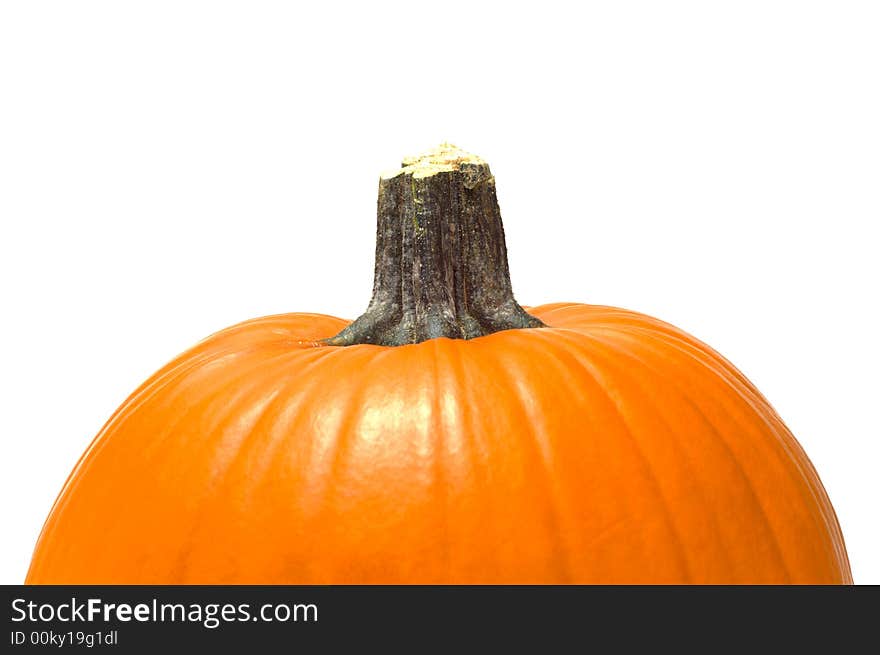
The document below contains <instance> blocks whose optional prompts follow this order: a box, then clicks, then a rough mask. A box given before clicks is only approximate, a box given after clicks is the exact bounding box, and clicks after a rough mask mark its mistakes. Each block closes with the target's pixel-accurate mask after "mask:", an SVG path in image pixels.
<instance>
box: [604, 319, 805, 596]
mask: <svg viewBox="0 0 880 655" xmlns="http://www.w3.org/2000/svg"><path fill="white" fill-rule="evenodd" d="M591 338H594V339H596V340H597V341H599V342H600V343H602V344H603V345H604V346H605V347H606V348H607V349H609V350H611V351H613V352H616V353H618V354H619V355H621V356H623V357H625V358H628V359H629V360H630V361H633V362H636V363H637V364H638V365H639V366H642V367H643V368H645V369H646V370H648V371H651V372H652V373H654V374H655V375H658V376H660V377H661V378H663V379H665V380H666V383H667V384H672V385H674V387H675V389H676V390H677V392H678V393H679V395H680V396H681V398H682V399H683V400H684V401H685V402H686V403H688V404H689V405H691V406H692V407H693V409H694V411H695V412H696V413H697V415H698V416H699V417H700V419H701V422H703V423H704V424H705V425H706V426H707V427H708V428H709V430H710V431H711V433H712V434H713V435H714V436H715V438H716V440H717V442H718V443H719V444H720V445H721V446H722V448H723V449H724V451H725V452H726V453H727V454H728V455H729V457H730V460H731V461H732V462H733V464H734V466H735V467H736V469H737V471H738V472H739V473H740V476H741V478H742V481H743V483H744V488H745V489H746V490H747V492H748V496H749V498H751V499H752V500H753V501H754V503H755V507H756V508H757V509H758V512H759V514H760V516H761V518H762V519H763V522H764V525H765V528H766V530H767V534H768V536H769V537H770V542H771V544H772V547H773V553H774V555H775V556H776V558H777V559H778V560H779V563H780V565H781V566H782V570H783V573H784V577H785V580H786V583H790V582H791V574H790V572H789V568H788V565H787V564H786V561H785V556H784V554H783V551H782V547H781V545H780V543H779V538H778V536H777V534H776V531H775V529H774V528H773V523H772V522H771V521H770V518H769V516H768V515H767V512H766V510H765V509H764V506H763V504H762V503H761V502H760V499H759V498H758V495H757V493H756V492H755V488H754V485H753V484H752V481H751V478H750V476H749V475H748V473H747V472H746V470H745V467H743V465H742V463H741V462H740V460H739V458H738V457H737V456H736V455H735V453H734V452H733V450H732V449H731V447H730V445H729V443H728V442H727V440H726V439H725V438H724V437H723V436H722V433H721V431H720V430H718V429H717V428H716V427H715V426H714V425H713V424H712V423H711V422H710V421H708V420H706V417H705V413H704V412H703V411H702V410H701V409H700V408H699V407H698V406H697V405H696V404H695V403H694V402H693V400H692V399H691V397H690V396H689V395H688V394H687V393H686V392H685V391H684V390H683V389H682V387H681V385H679V384H677V383H676V382H675V381H674V380H670V379H669V376H664V375H663V374H662V372H660V371H658V370H657V368H656V367H654V366H651V365H650V364H649V363H648V362H646V361H645V360H644V359H643V358H641V357H638V356H637V355H635V354H634V353H632V351H630V350H628V349H624V348H620V347H619V346H615V345H613V344H611V343H609V342H608V341H607V340H605V339H601V338H599V337H595V335H593V336H592V337H591ZM640 343H641V342H640ZM618 370H623V369H622V367H620V368H619V369H618ZM630 379H633V380H634V378H633V377H632V376H630ZM634 385H635V386H637V387H638V388H639V389H640V390H642V391H644V390H645V387H644V386H643V385H642V384H641V383H639V382H635V381H634ZM652 404H654V405H656V403H652ZM656 414H657V417H658V419H659V420H660V421H661V422H662V423H663V424H664V425H665V426H666V427H667V430H668V431H669V433H670V435H672V437H673V438H675V432H674V430H672V429H671V427H670V426H669V423H668V422H667V420H666V419H665V418H664V417H663V416H662V414H661V413H660V412H659V411H657V412H656ZM730 418H731V420H732V421H733V420H734V419H733V417H732V416H731V417H730ZM676 442H677V443H679V451H680V452H683V453H684V452H685V451H686V449H685V448H683V447H682V446H681V444H680V442H678V440H677V439H676ZM689 468H690V469H691V470H692V471H693V470H694V467H693V465H692V464H691V465H690V466H689ZM707 514H709V516H711V517H712V519H713V521H714V520H715V518H714V514H713V512H707ZM715 525H716V528H715V533H716V535H719V532H718V529H717V523H716V524H715ZM718 542H719V543H720V544H723V542H724V540H723V539H721V538H719V539H718Z"/></svg>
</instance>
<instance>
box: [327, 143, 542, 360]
mask: <svg viewBox="0 0 880 655" xmlns="http://www.w3.org/2000/svg"><path fill="white" fill-rule="evenodd" d="M377 213H378V227H377V230H376V272H375V277H374V281H373V298H372V300H370V304H369V305H368V307H367V310H366V312H364V314H363V315H362V316H361V317H360V318H358V319H357V320H355V321H354V322H353V323H352V324H351V325H349V326H348V327H346V328H345V329H344V330H342V332H340V333H339V334H337V335H336V336H335V337H331V338H330V339H327V340H326V341H325V343H327V344H329V345H334V346H349V345H353V344H359V343H371V344H376V345H381V346H402V345H404V344H410V343H420V342H422V341H426V340H428V339H435V338H437V337H449V338H451V339H472V338H474V337H480V336H484V335H487V334H491V333H493V332H498V331H500V330H510V329H515V328H534V327H542V326H543V325H544V324H543V323H541V321H539V320H538V319H537V318H535V317H534V316H531V315H529V314H527V313H526V311H525V310H524V309H523V308H522V307H520V306H519V305H518V304H517V302H516V300H514V298H513V290H512V289H511V286H510V272H509V270H508V267H507V247H506V246H505V243H504V227H503V226H502V224H501V212H500V211H499V209H498V200H497V198H496V196H495V178H494V177H493V176H492V173H491V172H490V171H489V165H488V164H486V162H484V161H483V160H482V159H480V158H479V157H476V156H474V155H471V154H468V153H466V152H464V151H462V150H459V149H458V148H456V147H455V146H451V145H449V144H442V145H440V146H439V147H437V148H435V149H434V150H432V151H430V152H427V153H424V154H422V155H418V156H416V157H409V158H406V159H404V160H403V164H402V166H401V168H400V169H399V170H397V171H393V172H391V173H387V174H384V175H382V177H381V178H380V179H379V201H378V212H377Z"/></svg>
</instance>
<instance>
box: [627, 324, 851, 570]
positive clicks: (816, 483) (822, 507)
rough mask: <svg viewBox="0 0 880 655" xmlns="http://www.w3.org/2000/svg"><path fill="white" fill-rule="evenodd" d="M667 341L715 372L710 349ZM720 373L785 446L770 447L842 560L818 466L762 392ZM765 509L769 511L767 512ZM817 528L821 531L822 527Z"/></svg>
mask: <svg viewBox="0 0 880 655" xmlns="http://www.w3.org/2000/svg"><path fill="white" fill-rule="evenodd" d="M638 344H639V345H642V346H646V347H648V348H651V346H650V345H646V344H645V343H644V342H643V341H642V340H639V341H638ZM668 345H670V346H671V347H672V348H674V349H675V350H677V351H679V352H681V353H682V354H683V355H684V356H686V357H687V358H689V359H692V360H693V361H694V362H695V363H696V364H697V365H698V366H700V367H703V368H706V369H708V370H710V371H711V372H713V373H714V372H716V369H715V367H714V366H711V365H710V362H707V361H705V360H704V357H707V356H709V355H711V354H712V353H711V352H710V353H701V352H700V350H699V349H697V348H694V347H691V348H687V349H685V347H684V345H681V346H680V345H673V344H668ZM701 355H702V356H701ZM718 377H721V378H722V379H723V380H724V382H725V383H726V387H729V388H730V390H732V391H734V392H735V393H736V394H737V395H738V396H740V397H741V398H742V400H743V402H745V403H747V404H748V405H749V406H750V407H751V408H753V409H754V411H755V412H756V414H757V415H758V416H759V417H760V419H761V422H762V427H763V428H766V429H769V430H770V432H771V433H772V435H773V437H774V441H775V442H776V444H777V445H778V446H779V448H780V449H781V450H782V452H783V453H784V456H781V455H780V453H778V452H776V451H775V450H774V449H771V452H774V454H775V456H776V459H777V461H778V462H779V465H780V466H782V467H783V469H784V470H785V471H786V472H787V474H788V476H789V479H791V481H792V483H793V484H796V485H797V486H798V488H799V489H803V490H804V491H806V492H807V493H808V494H809V495H810V498H811V499H812V500H813V502H812V503H811V504H810V507H812V508H815V509H816V510H818V516H816V513H817V512H815V511H811V512H810V516H811V519H812V521H813V522H814V523H817V524H821V525H822V526H823V527H824V528H825V530H824V532H825V533H826V534H828V535H830V536H829V538H828V540H827V542H826V543H825V545H824V547H823V550H824V551H825V552H826V553H827V552H828V550H829V546H830V548H831V549H832V550H833V552H834V556H833V557H829V561H833V562H834V563H835V565H837V564H839V563H840V562H841V561H843V559H842V558H841V557H840V541H839V539H840V530H839V526H838V525H837V524H836V517H835V518H832V517H830V516H829V515H828V513H827V510H828V508H829V507H831V505H830V501H829V500H828V499H827V492H825V489H824V486H822V483H821V480H819V478H818V475H816V474H815V470H814V469H813V470H812V474H810V471H808V470H805V469H804V465H806V466H809V467H810V468H811V469H812V464H811V463H810V462H809V458H807V456H806V454H805V453H804V452H803V450H802V449H801V448H800V446H799V445H798V444H797V443H796V442H795V443H794V445H795V446H796V447H797V449H796V450H794V449H793V448H792V447H791V446H792V444H791V440H793V437H792V436H791V433H790V432H789V431H788V428H787V427H786V426H785V423H784V422H783V421H782V419H781V418H780V417H779V415H778V414H777V413H776V412H775V411H770V412H767V411H762V409H764V408H763V407H761V405H762V404H763V405H769V403H767V402H766V400H765V399H764V398H763V396H759V397H758V398H757V400H755V399H753V398H751V397H749V396H750V395H751V387H750V386H749V387H745V389H742V388H741V387H744V386H745V385H742V384H741V382H740V380H739V379H738V378H737V377H734V376H731V375H730V374H729V373H728V372H727V371H724V375H723V376H718ZM679 386H680V385H679ZM745 394H749V395H745ZM719 407H721V408H722V409H723V411H724V413H725V414H726V415H727V416H728V418H729V419H730V420H731V421H732V422H734V423H738V424H740V425H742V423H741V421H739V420H738V419H737V418H736V416H735V415H734V414H733V413H731V412H730V410H729V408H728V407H727V405H726V404H724V403H721V404H720V405H719ZM767 409H771V410H772V408H769V407H768V408H767ZM700 413H701V414H702V415H703V416H705V413H704V412H702V409H700ZM706 422H707V424H708V425H709V426H710V428H711V429H713V430H716V428H715V426H714V425H713V424H712V423H711V422H710V421H708V419H707V420H706ZM716 431H717V430H716ZM747 431H748V432H749V433H752V432H755V429H754V428H749V429H748V430H747ZM786 434H787V435H788V439H786V438H785V437H784V436H783V435H786ZM724 444H725V446H726V447H728V448H729V447H730V446H729V443H728V442H727V441H726V440H724ZM731 456H732V457H734V459H735V461H736V462H737V463H739V460H738V459H736V458H735V456H734V455H733V453H732V452H731ZM786 464H788V465H790V466H791V467H793V468H794V470H793V471H792V470H791V469H790V468H789V467H788V466H783V465H786ZM749 485H750V488H751V489H752V490H754V487H753V486H752V485H751V482H750V483H749ZM755 498H756V500H757V501H758V502H760V501H759V499H758V495H757V493H756V492H755ZM832 511H833V508H832ZM762 512H763V506H762ZM764 513H765V514H766V512H764ZM768 521H769V517H768ZM771 523H772V522H771ZM818 531H819V532H822V530H818ZM777 541H778V540H777ZM836 568H838V569H839V566H836ZM789 571H790V569H789ZM844 577H845V575H844Z"/></svg>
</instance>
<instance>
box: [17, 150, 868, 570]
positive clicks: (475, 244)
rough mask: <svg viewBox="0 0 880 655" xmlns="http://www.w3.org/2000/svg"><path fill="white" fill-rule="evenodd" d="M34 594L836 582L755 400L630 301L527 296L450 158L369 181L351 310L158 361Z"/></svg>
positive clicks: (94, 462)
mask: <svg viewBox="0 0 880 655" xmlns="http://www.w3.org/2000/svg"><path fill="white" fill-rule="evenodd" d="M545 220H553V219H552V218H546V219H545ZM294 296H295V291H294ZM294 299H295V298H294ZM316 309H320V308H316ZM27 582H28V583H30V584H68V583H82V584H89V583H92V584H102V583H119V584H139V583H144V584H146V583H156V584H191V583H192V584H223V583H241V584H280V583H285V584H345V583H348V584H360V583H378V584H384V583H389V584H392V583H396V584H409V583H448V584H471V583H475V584H477V583H503V584H506V583H535V584H547V583H585V584H591V583H612V584H614V583H617V584H622V583H642V584H662V583H694V584H725V583H730V584H738V583H752V584H755V583H799V584H800V583H805V584H848V583H851V582H852V577H851V574H850V569H849V562H848V560H847V554H846V549H845V546H844V541H843V536H842V534H841V531H840V528H839V525H838V522H837V519H836V517H835V514H834V510H833V508H832V506H831V504H830V502H829V500H828V496H827V494H826V493H825V489H824V488H823V486H822V483H821V481H820V479H819V476H818V474H817V473H816V471H815V470H814V468H813V466H812V465H811V463H810V461H809V459H808V458H807V455H806V454H805V453H804V451H803V450H802V448H801V447H800V445H799V444H798V442H797V441H796V439H795V437H794V436H793V435H792V434H791V432H790V431H789V430H788V428H787V427H786V425H785V423H784V422H783V421H782V419H781V418H780V417H779V416H778V414H777V413H776V412H775V411H774V410H773V408H772V407H771V405H770V404H769V402H768V401H767V400H766V399H765V398H764V396H763V395H762V394H761V393H760V392H759V391H758V390H757V389H756V388H755V387H754V385H753V384H752V383H751V382H749V380H747V379H746V378H745V377H744V376H743V375H742V373H741V372H739V371H738V370H737V369H736V368H735V367H734V366H733V365H732V364H731V363H729V362H728V361H727V360H726V359H724V358H723V357H722V356H721V355H720V354H718V353H717V352H715V351H714V350H713V349H712V348H710V347H709V346H707V345H706V344H704V343H702V342H701V341H699V340H697V339H696V338H694V337H692V336H690V335H688V334H686V333H685V332H683V331H681V330H679V329H677V328H675V327H673V326H671V325H669V324H667V323H664V322H663V321H660V320H658V319H655V318H652V317H650V316H646V315H644V314H640V313H637V312H634V311H630V310H626V309H619V308H615V307H607V306H598V305H588V304H578V303H551V304H545V305H539V306H535V307H531V308H529V309H528V311H526V310H525V309H523V307H522V306H521V305H519V304H518V302H517V301H516V300H515V298H514V295H513V290H512V289H511V285H510V276H509V271H508V265H507V250H506V244H505V240H504V230H503V226H502V223H501V214H500V211H499V208H498V202H497V197H496V182H495V179H494V177H493V176H492V175H491V172H490V170H489V167H488V165H487V164H486V162H485V161H483V160H482V159H480V158H478V157H475V156H473V155H468V154H467V153H463V152H462V151H459V150H458V149H456V148H454V147H453V146H449V145H448V144H444V145H441V146H440V147H439V148H437V149H435V150H433V151H429V152H428V153H427V154H425V155H422V156H419V157H416V158H407V159H405V160H404V161H403V165H402V166H401V168H400V170H399V171H396V172H395V173H394V174H392V175H385V176H383V177H381V178H380V181H379V200H378V208H377V244H376V265H375V271H374V285H373V295H372V298H371V299H369V302H368V304H367V308H366V310H365V312H364V314H363V315H362V316H361V317H359V318H358V319H356V320H354V321H349V320H345V319H341V318H334V317H331V316H327V315H324V314H316V313H290V314H283V315H276V316H268V317H263V318H256V319H252V320H248V321H245V322H243V323H240V324H238V325H234V326H231V327H229V328H227V329H225V330H221V331H220V332H217V333H215V334H213V335H211V336H210V337H208V338H207V339H205V340H203V341H201V342H199V343H198V344H196V345H195V346H193V347H192V348H191V349H190V350H188V351H186V352H184V353H182V354H180V355H179V356H177V357H176V358H175V359H174V360H172V361H171V362H170V363H168V364H167V365H165V366H164V367H162V368H160V369H159V370H158V371H157V372H156V373H155V374H154V375H153V376H151V377H150V378H149V379H148V380H147V381H145V382H144V383H143V384H142V385H141V386H140V387H139V388H138V389H137V390H135V391H134V392H133V393H132V395H131V396H130V397H129V398H128V399H127V400H126V401H125V403H123V405H122V406H121V407H120V408H119V409H118V410H117V411H116V412H115V413H114V414H113V416H112V417H110V419H109V420H108V422H107V423H106V425H105V426H104V427H103V429H102V430H101V431H100V433H99V434H98V435H97V436H96V437H95V439H94V441H93V442H92V444H91V446H90V447H89V448H88V449H87V451H86V452H85V454H84V455H83V456H82V458H81V459H80V461H79V463H78V464H77V465H76V467H75V468H74V470H73V472H72V473H71V475H70V477H69V478H68V480H67V482H66V484H65V485H64V486H63V489H62V491H61V493H60V495H59V497H58V499H57V501H56V502H55V505H54V506H53V508H52V510H51V513H50V514H49V517H48V519H47V520H46V523H45V525H44V527H43V531H42V533H41V535H40V537H39V540H38V542H37V545H36V548H35V550H34V554H33V559H32V561H31V565H30V570H29V572H28V575H27Z"/></svg>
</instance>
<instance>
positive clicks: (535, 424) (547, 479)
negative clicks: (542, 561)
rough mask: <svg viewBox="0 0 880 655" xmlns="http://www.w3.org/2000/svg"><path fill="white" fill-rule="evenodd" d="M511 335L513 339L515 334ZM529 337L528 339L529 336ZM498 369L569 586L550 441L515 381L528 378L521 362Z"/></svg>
mask: <svg viewBox="0 0 880 655" xmlns="http://www.w3.org/2000/svg"><path fill="white" fill-rule="evenodd" d="M540 332H541V331H539V330H535V331H534V333H535V334H536V335H539V334H540ZM511 336H512V337H514V335H511ZM515 336H523V335H515ZM529 336H531V333H530V334H529ZM515 352H517V353H518V352H522V349H515ZM500 367H501V370H502V371H503V372H504V381H505V382H506V386H507V388H508V389H511V390H512V391H513V394H514V397H515V399H516V402H513V403H510V407H511V408H514V407H515V408H516V409H517V411H518V412H519V414H520V416H521V417H522V418H523V419H524V423H523V425H526V426H528V431H527V435H523V438H522V439H521V440H522V442H523V443H525V444H526V448H528V449H529V450H531V451H532V452H537V454H538V459H539V460H540V462H541V470H542V474H541V475H540V478H541V486H542V489H543V493H544V495H545V496H546V505H547V506H548V507H549V508H550V511H549V517H548V518H549V524H550V525H549V530H548V535H549V537H550V539H549V540H550V541H551V542H552V543H553V544H554V547H553V552H554V553H555V554H556V555H557V556H558V559H559V562H558V563H556V565H557V566H556V568H558V571H559V573H560V574H561V577H562V580H561V582H562V583H563V584H570V583H571V581H572V580H574V579H575V576H573V575H572V566H571V563H570V561H569V556H568V554H569V552H570V548H569V546H568V543H567V539H566V538H565V533H564V531H563V527H562V526H563V524H564V523H568V521H565V520H564V519H563V518H562V517H563V516H565V515H566V513H567V512H565V511H564V510H562V509H561V508H560V507H561V505H562V501H561V499H560V494H559V493H558V490H557V489H556V488H554V485H553V480H554V479H555V476H554V475H553V471H552V464H551V462H550V461H549V458H550V455H548V451H549V450H550V449H551V448H550V441H551V439H550V437H549V435H548V433H547V428H546V425H545V423H544V421H543V420H542V419H541V417H540V414H538V413H536V412H533V411H531V410H530V409H529V406H530V405H533V404H534V403H532V402H531V401H530V399H529V398H528V397H527V394H528V393H529V389H528V388H527V385H526V384H525V383H520V382H518V380H525V379H527V376H526V375H523V371H522V367H521V363H520V362H519V361H518V360H515V359H514V358H513V357H505V358H500ZM542 444H543V445H542Z"/></svg>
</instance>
